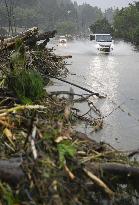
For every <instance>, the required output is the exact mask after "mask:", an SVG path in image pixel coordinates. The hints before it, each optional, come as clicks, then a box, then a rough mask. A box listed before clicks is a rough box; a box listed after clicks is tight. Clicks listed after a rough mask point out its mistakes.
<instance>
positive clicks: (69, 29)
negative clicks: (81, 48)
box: [57, 21, 77, 35]
mask: <svg viewBox="0 0 139 205" xmlns="http://www.w3.org/2000/svg"><path fill="white" fill-rule="evenodd" d="M57 31H58V33H59V34H64V35H65V34H75V33H76V31H77V30H76V25H75V24H74V23H73V22H70V21H65V22H62V23H59V24H58V25H57Z"/></svg>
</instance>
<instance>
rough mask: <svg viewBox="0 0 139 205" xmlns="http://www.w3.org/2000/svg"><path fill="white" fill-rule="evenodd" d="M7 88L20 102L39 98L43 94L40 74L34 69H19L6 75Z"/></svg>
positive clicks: (28, 101)
mask: <svg viewBox="0 0 139 205" xmlns="http://www.w3.org/2000/svg"><path fill="white" fill-rule="evenodd" d="M8 88H9V89H10V90H12V91H13V92H14V93H15V94H16V95H17V97H18V98H19V100H21V102H22V103H30V102H31V101H35V100H39V99H40V98H41V97H42V96H43V94H44V82H43V79H42V77H41V75H40V74H39V73H38V72H37V71H34V70H25V69H23V70H20V72H13V75H12V77H11V76H10V77H8Z"/></svg>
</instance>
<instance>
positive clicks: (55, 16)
mask: <svg viewBox="0 0 139 205" xmlns="http://www.w3.org/2000/svg"><path fill="white" fill-rule="evenodd" d="M7 2H8V4H9V6H10V0H9V1H7ZM12 10H13V16H14V19H13V20H14V21H15V22H12V24H14V23H15V25H16V27H20V28H21V27H23V28H26V27H31V26H39V27H40V28H42V29H43V30H46V29H47V30H51V29H55V28H56V27H57V25H59V24H60V23H61V22H72V23H73V24H72V29H73V25H76V29H77V30H78V31H82V30H83V31H86V30H88V27H89V26H90V25H91V24H92V23H94V22H95V21H96V20H98V19H100V18H102V16H103V14H102V11H101V9H99V8H97V7H92V6H90V5H89V4H82V5H78V4H77V2H74V3H73V2H72V1H69V0H47V1H46V0H39V1H38V0H30V1H27V0H18V1H16V3H14V6H13V8H12ZM12 18H13V17H11V19H12ZM0 23H1V25H2V26H5V27H6V26H8V15H7V10H6V8H5V5H4V3H3V1H1V2H0ZM70 25H71V24H70ZM65 29H67V26H66V24H65ZM74 29H75V28H74ZM17 31H18V29H17Z"/></svg>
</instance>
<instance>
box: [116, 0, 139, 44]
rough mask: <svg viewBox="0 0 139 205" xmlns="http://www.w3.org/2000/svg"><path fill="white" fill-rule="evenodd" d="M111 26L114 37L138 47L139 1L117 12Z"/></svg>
mask: <svg viewBox="0 0 139 205" xmlns="http://www.w3.org/2000/svg"><path fill="white" fill-rule="evenodd" d="M113 26H114V30H115V36H117V37H120V38H123V39H125V40H127V41H131V42H132V43H135V44H137V45H139V1H138V2H135V3H133V4H129V6H128V7H126V8H122V9H121V10H119V11H117V14H116V15H115V17H114V23H113Z"/></svg>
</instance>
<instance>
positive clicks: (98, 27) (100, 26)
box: [90, 18, 113, 33]
mask: <svg viewBox="0 0 139 205" xmlns="http://www.w3.org/2000/svg"><path fill="white" fill-rule="evenodd" d="M90 30H91V31H92V32H93V33H113V28H112V26H111V25H110V24H109V22H108V20H107V19H105V18H104V19H101V20H98V21H96V22H95V23H94V24H93V25H91V27H90Z"/></svg>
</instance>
